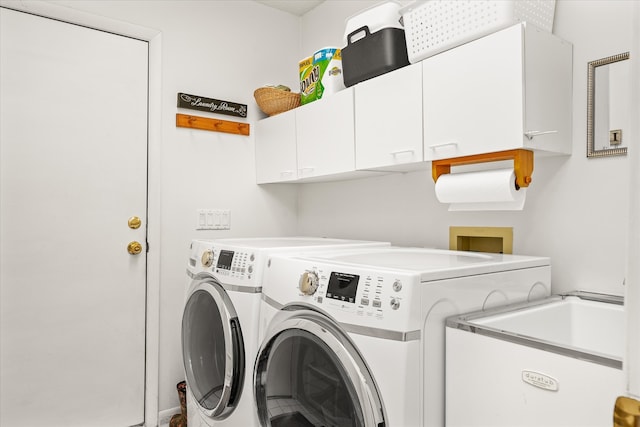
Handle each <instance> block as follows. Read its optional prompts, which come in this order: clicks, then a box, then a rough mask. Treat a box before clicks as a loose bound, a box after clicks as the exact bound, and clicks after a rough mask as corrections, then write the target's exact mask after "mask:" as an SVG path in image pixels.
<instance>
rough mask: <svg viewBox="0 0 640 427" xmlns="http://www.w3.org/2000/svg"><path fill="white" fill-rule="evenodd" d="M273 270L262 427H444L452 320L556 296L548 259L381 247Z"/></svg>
mask: <svg viewBox="0 0 640 427" xmlns="http://www.w3.org/2000/svg"><path fill="white" fill-rule="evenodd" d="M267 265H268V266H267V268H266V269H265V272H264V285H263V289H262V292H263V293H262V300H263V301H262V304H261V305H262V306H261V309H260V317H261V319H260V328H261V330H260V338H261V343H260V348H259V349H258V356H257V359H256V363H255V367H254V388H255V389H254V395H255V399H256V406H257V410H258V417H259V420H260V423H261V425H263V426H274V427H284V426H296V427H302V426H325V425H327V426H328V425H331V426H340V427H356V426H358V427H371V426H375V427H383V426H387V427H388V426H391V427H412V426H430V427H431V426H434V427H436V426H437V427H443V426H444V425H445V422H444V393H445V383H444V381H445V378H444V353H445V346H444V336H445V324H444V321H445V318H446V317H449V316H450V315H454V314H458V313H463V312H467V311H472V310H479V309H486V308H489V307H495V306H498V305H504V304H507V303H511V302H516V301H526V300H532V299H538V298H544V297H546V296H548V295H549V294H550V262H549V259H548V258H543V257H525V256H515V255H500V254H481V253H471V252H455V251H444V250H435V249H423V248H400V247H386V248H385V247H382V248H366V249H356V250H347V251H333V252H331V253H323V254H319V253H315V254H311V255H304V256H279V255H273V256H271V257H270V258H269V262H268V264H267Z"/></svg>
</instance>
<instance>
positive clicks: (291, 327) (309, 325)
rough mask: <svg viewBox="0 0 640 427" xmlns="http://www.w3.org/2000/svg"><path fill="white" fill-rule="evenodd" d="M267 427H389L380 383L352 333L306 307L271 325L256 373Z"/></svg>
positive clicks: (292, 308) (292, 309)
mask: <svg viewBox="0 0 640 427" xmlns="http://www.w3.org/2000/svg"><path fill="white" fill-rule="evenodd" d="M254 388H255V393H254V395H255V399H256V405H257V409H258V418H259V419H260V424H261V425H262V426H280V425H283V426H284V425H295V426H300V427H304V426H318V425H323V426H336V427H370V426H376V427H383V426H385V416H384V408H383V404H382V400H381V397H380V394H379V391H378V388H377V386H376V383H375V381H374V379H373V376H372V375H371V372H370V371H369V368H368V367H367V365H366V363H365V361H364V359H363V358H362V356H361V354H360V352H359V351H358V349H357V348H356V346H355V345H354V344H353V342H352V341H351V339H350V338H349V337H348V335H347V334H346V332H344V330H343V329H342V328H340V326H339V325H338V324H337V323H336V322H334V321H333V320H332V319H330V318H329V317H328V316H326V315H324V314H322V313H320V312H318V311H315V310H313V309H310V308H308V307H304V306H290V307H285V308H284V309H283V310H281V311H280V312H278V314H276V316H275V317H274V319H273V321H272V322H271V327H270V328H269V331H268V332H267V334H266V336H265V339H264V341H263V343H262V345H261V347H260V349H259V351H258V357H257V359H256V364H255V367H254Z"/></svg>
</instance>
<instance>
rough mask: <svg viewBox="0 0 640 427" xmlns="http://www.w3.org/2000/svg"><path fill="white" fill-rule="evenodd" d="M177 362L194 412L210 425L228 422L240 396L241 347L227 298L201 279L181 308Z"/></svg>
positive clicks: (217, 287)
mask: <svg viewBox="0 0 640 427" xmlns="http://www.w3.org/2000/svg"><path fill="white" fill-rule="evenodd" d="M182 360H183V363H184V370H185V375H186V379H187V385H188V388H189V391H190V392H191V394H192V395H193V397H194V400H195V401H196V402H197V404H198V407H199V408H200V410H201V411H202V412H203V413H204V414H205V415H206V416H207V417H209V418H212V419H214V420H221V419H224V418H226V417H228V416H229V415H230V414H231V413H232V412H233V410H234V409H235V408H236V406H237V404H238V401H239V399H240V395H241V393H242V386H243V382H244V375H245V355H244V342H243V339H242V330H241V328H240V322H239V321H238V317H237V315H236V310H235V309H234V307H233V304H232V302H231V299H230V298H229V296H228V295H227V293H226V291H225V290H224V288H223V287H222V286H221V285H220V284H219V283H218V282H217V281H216V280H215V278H214V277H212V276H209V275H207V274H199V275H197V276H196V277H195V278H194V281H193V282H192V284H191V286H190V292H189V294H188V298H187V301H186V303H185V307H184V312H183V315H182Z"/></svg>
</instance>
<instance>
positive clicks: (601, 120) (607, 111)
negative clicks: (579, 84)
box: [587, 52, 631, 157]
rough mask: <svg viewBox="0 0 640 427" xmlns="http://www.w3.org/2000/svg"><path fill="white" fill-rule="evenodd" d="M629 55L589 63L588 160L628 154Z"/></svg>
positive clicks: (624, 54) (623, 54)
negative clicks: (626, 134)
mask: <svg viewBox="0 0 640 427" xmlns="http://www.w3.org/2000/svg"><path fill="white" fill-rule="evenodd" d="M628 59H629V52H625V53H621V54H618V55H614V56H609V57H607V58H602V59H598V60H596V61H591V62H589V71H588V79H587V157H605V156H623V155H626V154H627V146H626V142H627V140H625V138H624V137H625V130H628V129H629V124H630V122H629V118H630V117H629V113H630V109H631V104H630V102H631V100H630V98H629V97H630V90H629V84H630V80H629V79H630V78H631V76H630V70H631V65H630V63H629V62H630V61H627V60H628Z"/></svg>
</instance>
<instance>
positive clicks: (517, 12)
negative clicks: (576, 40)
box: [402, 0, 556, 64]
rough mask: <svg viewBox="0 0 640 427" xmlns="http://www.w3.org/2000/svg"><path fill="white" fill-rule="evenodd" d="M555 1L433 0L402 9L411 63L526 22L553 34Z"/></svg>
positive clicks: (415, 3) (419, 2) (418, 2)
mask: <svg viewBox="0 0 640 427" xmlns="http://www.w3.org/2000/svg"><path fill="white" fill-rule="evenodd" d="M555 6H556V2H555V0H429V1H416V2H414V3H412V4H410V5H408V6H405V7H404V8H403V9H402V19H403V22H404V29H405V34H406V41H407V54H408V56H409V62H411V63H412V64H413V63H416V62H418V61H421V60H423V59H425V58H428V57H429V56H433V55H435V54H437V53H440V52H443V51H445V50H447V49H451V48H453V47H455V46H459V45H461V44H464V43H467V42H469V41H471V40H475V39H478V38H480V37H483V36H485V35H488V34H490V33H493V32H495V31H498V30H501V29H503V28H506V27H508V26H510V25H513V24H516V23H517V22H520V21H526V22H527V23H529V24H533V25H535V26H536V27H538V28H540V29H541V30H544V31H548V32H552V29H553V17H554V13H555Z"/></svg>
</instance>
